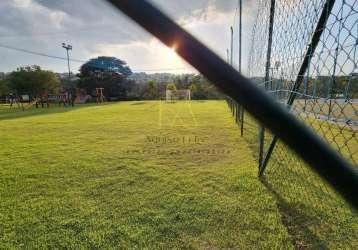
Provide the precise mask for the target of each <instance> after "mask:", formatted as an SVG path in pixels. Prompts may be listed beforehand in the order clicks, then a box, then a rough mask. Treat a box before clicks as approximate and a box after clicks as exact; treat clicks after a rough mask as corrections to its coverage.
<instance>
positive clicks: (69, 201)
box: [0, 101, 358, 249]
mask: <svg viewBox="0 0 358 250" xmlns="http://www.w3.org/2000/svg"><path fill="white" fill-rule="evenodd" d="M248 143H249V142H248V141H247V140H243V139H242V138H241V137H240V131H239V129H238V127H237V125H236V124H235V123H234V121H233V119H232V117H231V114H230V112H229V110H228V108H227V106H226V103H225V102H224V101H191V102H184V101H181V102H176V103H165V102H159V101H148V102H122V103H116V104H106V105H100V106H95V105H89V106H77V107H75V108H59V107H53V108H49V109H37V110H36V109H33V110H28V111H25V112H21V111H13V112H4V113H0V159H1V160H0V197H1V203H0V248H1V249H3V248H4V249H8V248H71V249H79V248H102V249H111V248H112V249H118V248H122V249H128V248H132V249H133V248H137V249H143V248H144V249H171V248H176V249H243V248H245V249H277V248H281V249H294V248H295V246H297V242H295V235H293V233H297V232H298V231H297V229H295V230H296V231H295V232H292V227H290V223H292V222H290V221H287V218H286V217H285V218H284V217H283V215H282V213H281V211H280V207H279V206H278V205H277V200H276V198H275V196H274V195H272V192H271V191H270V190H268V189H267V188H266V187H265V186H264V185H262V183H261V182H260V181H259V179H258V178H257V163H256V160H255V158H254V156H253V153H252V151H251V150H250V145H249V144H248ZM349 216H350V215H347V218H351V217H349ZM347 218H344V219H347ZM293 223H296V224H297V223H298V226H299V225H300V224H299V223H300V221H293ZM328 223H329V222H327V224H328ZM302 230H306V231H304V233H305V234H308V236H307V237H304V238H303V239H305V240H306V242H303V243H304V244H303V246H308V248H315V247H322V246H326V247H328V248H336V247H342V246H343V247H344V246H347V245H346V244H349V246H351V244H355V243H357V241H356V240H357V239H356V238H355V236H356V235H357V232H358V228H357V225H353V226H352V227H351V228H347V229H346V231H344V234H340V235H338V234H335V238H334V240H333V241H329V239H325V238H324V236H321V233H318V234H317V235H315V237H313V236H312V237H311V234H310V233H311V232H310V231H309V229H305V228H303V229H302ZM307 230H308V231H307ZM325 230H330V228H328V229H327V228H326V229H325ZM322 235H323V233H322ZM354 235H355V236H354ZM317 237H318V238H317ZM319 237H321V239H319ZM337 239H338V240H337ZM324 240H326V241H325V242H324V243H322V241H324ZM322 244H323V245H322ZM349 246H348V248H349ZM352 246H353V245H352Z"/></svg>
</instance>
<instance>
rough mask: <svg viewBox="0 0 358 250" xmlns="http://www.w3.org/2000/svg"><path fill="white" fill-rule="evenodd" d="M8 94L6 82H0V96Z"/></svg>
mask: <svg viewBox="0 0 358 250" xmlns="http://www.w3.org/2000/svg"><path fill="white" fill-rule="evenodd" d="M9 92H10V90H9V87H8V82H7V81H6V80H0V96H5V95H8V94H9Z"/></svg>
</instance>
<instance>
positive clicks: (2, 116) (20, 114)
mask: <svg viewBox="0 0 358 250" xmlns="http://www.w3.org/2000/svg"><path fill="white" fill-rule="evenodd" d="M113 104H114V103H108V104H107V103H106V104H101V105H100V106H104V105H106V106H107V105H113ZM94 106H97V105H96V104H79V105H75V106H74V107H63V106H61V107H59V106H58V105H57V104H53V105H52V106H50V108H46V107H44V108H41V107H39V108H35V107H32V108H30V109H27V110H24V111H23V110H22V109H21V108H16V109H15V108H13V109H10V108H9V109H0V121H2V120H13V119H19V118H26V117H31V116H40V115H51V114H59V113H65V112H70V111H74V110H78V109H84V108H91V107H94ZM98 106H99V105H98Z"/></svg>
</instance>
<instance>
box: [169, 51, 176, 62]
mask: <svg viewBox="0 0 358 250" xmlns="http://www.w3.org/2000/svg"><path fill="white" fill-rule="evenodd" d="M177 58H178V56H177V54H176V53H175V49H174V48H169V49H168V51H167V59H168V61H169V62H174V61H176V60H177Z"/></svg>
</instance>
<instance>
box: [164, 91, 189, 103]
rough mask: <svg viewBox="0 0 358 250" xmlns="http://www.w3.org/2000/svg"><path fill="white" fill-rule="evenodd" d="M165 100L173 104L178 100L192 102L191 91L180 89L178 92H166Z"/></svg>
mask: <svg viewBox="0 0 358 250" xmlns="http://www.w3.org/2000/svg"><path fill="white" fill-rule="evenodd" d="M165 99H166V101H167V102H173V101H176V100H185V101H190V100H191V95H190V89H178V90H169V89H167V90H166V92H165Z"/></svg>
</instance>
